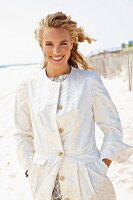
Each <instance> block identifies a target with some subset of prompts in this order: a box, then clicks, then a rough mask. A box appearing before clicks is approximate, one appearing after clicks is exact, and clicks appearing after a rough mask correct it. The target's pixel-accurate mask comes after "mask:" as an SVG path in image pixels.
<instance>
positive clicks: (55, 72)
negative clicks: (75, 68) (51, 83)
mask: <svg viewBox="0 0 133 200" xmlns="http://www.w3.org/2000/svg"><path fill="white" fill-rule="evenodd" d="M70 72H71V67H70V66H69V65H68V66H66V67H61V68H60V67H56V68H52V67H48V66H46V74H47V76H48V77H50V78H56V77H58V76H60V75H63V74H69V73H70Z"/></svg>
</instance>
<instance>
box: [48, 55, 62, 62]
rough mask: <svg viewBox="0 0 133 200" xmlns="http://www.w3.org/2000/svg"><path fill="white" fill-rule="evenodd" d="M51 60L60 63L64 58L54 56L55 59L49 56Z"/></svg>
mask: <svg viewBox="0 0 133 200" xmlns="http://www.w3.org/2000/svg"><path fill="white" fill-rule="evenodd" d="M51 58H52V60H54V61H55V62H60V61H61V60H62V59H63V58H64V56H58V57H57V56H56V57H54V56H51Z"/></svg>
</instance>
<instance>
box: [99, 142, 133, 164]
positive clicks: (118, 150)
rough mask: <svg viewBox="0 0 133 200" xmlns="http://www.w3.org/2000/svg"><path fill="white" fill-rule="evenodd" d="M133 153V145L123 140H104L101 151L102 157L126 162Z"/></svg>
mask: <svg viewBox="0 0 133 200" xmlns="http://www.w3.org/2000/svg"><path fill="white" fill-rule="evenodd" d="M132 153H133V147H132V146H130V145H128V144H125V143H123V142H117V141H107V142H104V143H103V145H102V148H101V151H100V158H101V159H103V158H107V159H109V160H112V161H115V162H124V161H126V160H128V158H129V157H130V156H131V154H132Z"/></svg>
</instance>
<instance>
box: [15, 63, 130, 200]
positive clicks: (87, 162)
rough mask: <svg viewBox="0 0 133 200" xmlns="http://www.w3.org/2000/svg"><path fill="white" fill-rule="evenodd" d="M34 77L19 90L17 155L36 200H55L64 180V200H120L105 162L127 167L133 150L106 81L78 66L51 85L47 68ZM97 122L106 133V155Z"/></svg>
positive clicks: (24, 80)
mask: <svg viewBox="0 0 133 200" xmlns="http://www.w3.org/2000/svg"><path fill="white" fill-rule="evenodd" d="M34 74H35V76H34V75H33V76H32V77H31V78H28V80H27V79H26V78H25V77H24V79H23V82H22V83H21V85H20V87H19V88H18V90H17V91H16V100H15V111H14V120H15V127H16V131H15V133H14V138H15V139H16V141H17V144H18V145H17V153H18V157H19V160H20V164H21V166H22V167H23V168H24V169H25V170H27V169H28V171H29V183H30V187H31V191H32V194H33V199H34V200H38V199H39V200H51V198H52V192H53V189H54V186H55V182H56V177H57V175H59V183H60V189H61V195H62V199H71V200H115V199H116V198H115V192H114V189H113V185H112V183H111V181H110V179H109V178H108V177H107V176H106V173H107V170H108V167H107V166H106V165H105V163H104V162H103V161H102V158H104V157H106V158H109V159H111V160H114V161H116V162H123V161H125V160H127V159H128V157H129V156H130V155H131V154H132V153H133V147H131V146H129V145H127V144H125V143H123V137H122V128H121V123H120V119H119V116H118V112H117V110H116V108H115V106H114V104H113V103H112V100H111V98H110V96H109V94H108V92H107V90H106V88H105V87H104V85H103V83H102V80H101V78H100V76H99V75H98V74H97V73H96V72H95V71H85V70H80V69H76V68H74V67H72V70H71V73H70V74H68V75H67V78H66V79H65V80H63V81H51V80H50V79H48V77H47V76H46V73H45V70H42V69H41V70H35V71H34ZM60 105H61V106H62V108H61V109H59V106H60ZM57 110H58V112H57ZM95 123H97V125H98V126H99V127H100V128H101V130H102V131H103V134H104V139H103V144H102V148H101V150H100V151H99V150H98V149H97V147H96V141H95Z"/></svg>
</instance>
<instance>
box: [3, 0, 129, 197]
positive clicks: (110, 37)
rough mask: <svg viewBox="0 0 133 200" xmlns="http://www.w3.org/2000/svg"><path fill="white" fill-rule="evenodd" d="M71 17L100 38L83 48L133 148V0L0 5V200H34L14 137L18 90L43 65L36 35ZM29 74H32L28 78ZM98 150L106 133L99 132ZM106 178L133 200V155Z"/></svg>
mask: <svg viewBox="0 0 133 200" xmlns="http://www.w3.org/2000/svg"><path fill="white" fill-rule="evenodd" d="M57 11H62V12H64V13H66V14H67V15H70V16H71V17H72V19H73V20H75V21H77V23H78V25H79V26H81V27H83V28H84V30H85V33H86V34H87V35H88V36H90V37H92V38H95V39H96V42H93V43H92V44H91V45H88V43H86V42H85V43H83V44H80V45H79V50H80V52H81V53H82V54H83V55H84V57H85V58H86V60H87V62H88V64H89V65H90V66H92V67H94V68H95V69H96V71H97V72H98V73H99V74H100V75H101V77H102V79H103V82H104V84H105V86H106V88H107V89H108V91H109V93H110V95H111V97H112V100H113V101H114V103H115V105H116V107H117V109H118V112H119V115H120V118H121V121H122V126H123V133H124V141H125V142H126V143H128V144H130V145H133V123H132V122H133V25H132V19H133V1H132V0H83V1H81V0H73V1H71V0H67V1H66V0H62V1H61V0H49V1H47V0H23V1H22V0H0V199H1V200H29V199H30V200H32V197H31V194H30V190H29V185H28V180H27V179H26V178H25V176H24V172H23V170H22V169H20V166H19V162H18V160H17V155H16V151H15V149H16V146H15V142H14V140H13V138H12V134H13V133H14V126H13V106H14V98H15V90H16V88H17V87H18V85H19V83H20V81H21V78H22V76H27V74H31V73H33V71H34V70H33V68H40V67H41V63H42V60H43V57H42V52H41V49H40V47H39V45H38V43H37V42H36V40H35V36H34V30H35V28H36V27H37V25H38V22H39V21H40V20H41V19H42V18H44V17H45V16H46V15H47V14H49V13H53V12H57ZM27 72H31V73H27ZM96 136H97V138H96V139H97V146H98V148H99V149H100V146H101V143H102V138H103V134H102V133H101V131H100V130H99V129H98V127H97V129H96ZM108 176H109V177H110V179H111V180H112V183H113V185H114V187H115V190H116V195H117V200H122V199H126V200H132V199H133V156H131V157H130V159H129V160H128V161H126V162H125V163H121V164H120V163H112V164H111V167H110V168H109V170H108Z"/></svg>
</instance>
